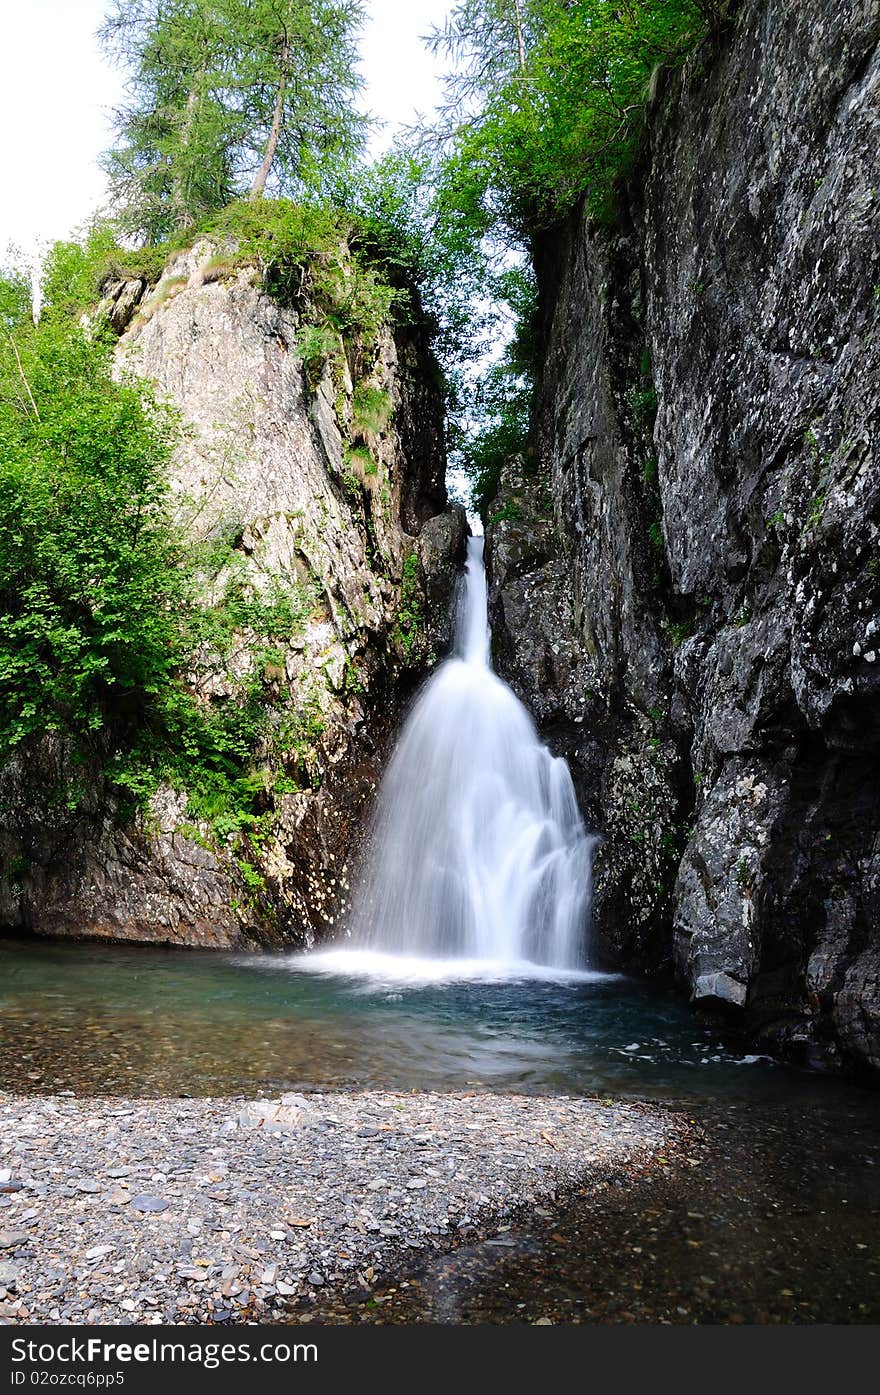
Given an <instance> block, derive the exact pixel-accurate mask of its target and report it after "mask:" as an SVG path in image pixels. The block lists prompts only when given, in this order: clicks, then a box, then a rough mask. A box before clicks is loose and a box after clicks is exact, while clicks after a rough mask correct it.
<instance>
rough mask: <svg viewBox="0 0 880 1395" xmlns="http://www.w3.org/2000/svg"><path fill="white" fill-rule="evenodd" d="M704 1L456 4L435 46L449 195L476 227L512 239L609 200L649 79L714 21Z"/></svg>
mask: <svg viewBox="0 0 880 1395" xmlns="http://www.w3.org/2000/svg"><path fill="white" fill-rule="evenodd" d="M721 8H722V6H721V4H720V3H719V4H714V3H712V0H665V3H663V4H657V3H654V0H622V3H621V0H579V3H575V4H568V3H565V2H564V0H459V3H458V4H456V5H455V6H454V7H453V9H452V11H451V13H450V15H449V18H448V19H447V21H446V23H445V25H444V27H443V28H442V29H440V30H438V31H435V33H434V36H433V47H434V49H435V50H437V51H442V52H445V53H446V54H447V55H449V57H450V58H451V59H452V60H453V63H454V65H455V67H454V71H453V74H452V76H451V77H450V79H449V83H448V107H447V123H446V128H445V132H444V134H445V136H446V141H447V155H446V165H445V173H444V179H445V182H446V185H447V188H448V191H449V192H448V197H449V198H450V199H451V201H453V202H454V203H455V205H456V207H458V208H460V209H462V210H463V211H464V212H465V215H466V216H467V217H469V218H470V219H471V220H472V221H473V222H474V223H475V225H477V226H481V228H482V231H484V232H485V231H486V230H487V228H488V227H489V226H491V225H501V226H503V227H504V228H506V229H507V230H509V231H510V232H512V233H513V234H514V235H515V236H517V237H522V236H524V235H528V234H529V233H531V232H532V231H534V229H535V228H537V227H542V226H547V225H548V224H551V223H553V222H555V221H556V220H557V219H558V218H559V217H560V216H561V215H562V214H564V213H565V212H566V211H567V210H568V209H569V208H571V206H572V205H573V204H574V203H575V202H576V201H577V199H579V198H580V197H581V196H582V195H586V197H587V199H588V202H589V206H590V209H591V212H592V213H593V215H594V217H597V218H600V219H604V218H607V217H608V216H609V214H610V210H611V206H612V185H613V181H614V179H615V178H616V177H617V176H618V175H619V174H620V173H621V172H622V171H623V170H625V169H626V168H627V166H628V165H629V164H630V162H631V159H632V156H633V154H634V151H635V149H636V145H637V143H638V139H639V135H640V132H641V124H642V113H643V110H644V103H645V98H646V95H647V91H648V87H649V84H650V81H651V76H652V74H653V72H654V69H655V68H656V67H657V66H658V64H666V65H674V64H677V63H680V62H681V61H682V60H683V58H684V56H685V55H686V54H687V52H688V51H689V50H690V49H691V48H692V47H693V45H694V44H695V43H696V42H697V41H698V40H699V39H700V38H701V37H702V36H703V35H704V34H705V33H706V32H707V29H708V28H709V27H710V25H712V24H716V23H717V22H718V20H719V18H720V11H721Z"/></svg>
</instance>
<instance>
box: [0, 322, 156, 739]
mask: <svg viewBox="0 0 880 1395" xmlns="http://www.w3.org/2000/svg"><path fill="white" fill-rule="evenodd" d="M172 434H173V421H172V418H171V416H170V414H169V413H168V412H167V411H163V410H162V409H160V408H159V407H158V406H157V405H156V403H155V402H154V401H153V400H152V399H151V397H150V394H149V390H148V389H147V387H146V386H145V385H144V384H142V383H114V382H113V380H112V378H111V376H110V345H109V344H108V342H107V341H106V339H105V338H104V337H102V336H101V335H95V336H94V337H89V336H87V335H86V334H85V333H83V331H82V330H81V329H80V328H79V326H78V325H76V324H73V325H71V324H68V323H65V322H64V321H63V320H61V319H60V318H53V317H52V316H51V315H49V316H47V317H46V318H45V319H44V320H43V321H41V323H40V325H39V327H36V328H35V327H33V326H32V325H27V324H25V325H24V326H22V327H20V328H19V330H18V332H17V333H16V334H15V335H14V337H12V336H10V335H8V334H7V335H6V336H4V337H3V338H2V339H0V748H2V750H3V751H4V752H5V753H8V752H9V751H10V750H12V749H14V748H15V747H17V746H19V745H21V744H22V743H24V742H26V741H27V740H29V739H30V738H31V737H33V736H35V735H38V734H40V733H42V732H44V731H47V730H49V731H51V730H61V731H66V732H72V733H74V734H76V735H77V736H78V737H80V738H85V737H87V736H88V735H89V734H91V733H94V732H96V731H98V730H100V729H101V728H102V727H103V726H104V724H105V721H106V714H107V711H108V709H109V706H110V705H111V704H112V707H113V709H114V711H115V713H116V715H117V718H118V720H119V721H120V722H122V723H124V724H128V723H132V722H134V721H136V720H139V719H140V718H141V717H142V716H143V712H144V707H145V705H148V704H149V703H150V702H151V701H152V699H153V698H154V697H155V695H156V693H157V692H158V691H159V690H160V689H161V688H162V687H163V685H164V684H165V683H166V682H167V681H168V678H169V674H170V672H171V669H172V667H173V665H174V663H175V661H176V659H177V657H178V655H179V645H178V643H177V637H176V634H175V627H174V621H173V619H172V616H173V614H174V611H175V609H176V606H177V604H178V600H179V594H180V577H179V573H178V571H177V569H176V567H175V566H174V562H175V560H176V554H175V548H174V542H173V539H172V538H171V536H170V534H169V531H168V528H167V526H166V514H165V511H166V485H165V472H164V471H165V465H166V462H167V460H168V455H169V451H170V446H171V440H172Z"/></svg>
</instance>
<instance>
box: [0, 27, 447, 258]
mask: <svg viewBox="0 0 880 1395" xmlns="http://www.w3.org/2000/svg"><path fill="white" fill-rule="evenodd" d="M450 7H451V0H367V9H368V12H369V21H368V24H367V26H366V28H365V30H364V33H363V37H362V44H361V51H362V54H363V62H362V66H363V71H364V74H365V77H366V80H367V90H366V94H365V97H364V104H365V106H366V107H367V108H368V109H370V110H371V111H372V112H373V113H374V114H375V115H376V116H377V117H379V118H380V119H381V120H382V121H383V123H385V124H384V126H383V128H382V130H381V131H380V132H377V134H376V135H375V136H374V139H373V146H372V148H373V151H374V153H378V151H379V150H381V149H383V148H384V147H385V146H387V145H388V144H389V142H390V140H391V137H392V135H393V133H394V131H395V130H396V129H397V128H398V127H399V126H400V125H401V124H407V123H409V122H411V121H412V120H413V118H414V117H415V116H416V115H418V114H419V113H424V114H428V113H430V112H431V110H432V109H433V107H434V106H435V104H436V102H437V101H438V99H439V96H440V85H439V74H438V68H437V64H436V63H435V61H434V60H433V59H432V58H431V56H430V55H429V54H428V53H427V52H426V50H425V47H424V45H423V44H422V42H421V36H422V35H424V34H426V33H427V32H428V30H429V29H430V28H431V26H432V24H435V23H439V22H440V21H441V20H442V19H443V16H444V15H445V14H446V13H447V11H448V10H449V9H450ZM104 9H105V0H0V18H2V34H3V42H2V45H0V131H2V132H3V151H2V170H3V188H4V200H3V204H2V206H0V260H2V259H4V253H5V251H6V249H7V247H10V246H11V247H14V248H20V249H21V250H22V251H24V252H25V253H26V254H27V255H31V254H32V252H33V251H35V250H36V248H37V247H38V246H39V245H40V244H45V243H46V242H51V241H54V240H55V239H57V238H63V237H67V236H69V235H70V233H71V232H72V231H73V230H74V229H75V228H76V227H78V226H79V225H80V224H82V223H83V222H84V220H85V219H86V218H87V217H88V216H89V214H90V213H92V212H93V211H94V210H95V208H97V207H98V205H99V204H100V203H101V201H102V198H103V195H104V181H103V177H102V175H101V172H100V170H99V169H98V166H97V163H96V162H97V157H98V154H99V153H100V151H101V150H103V149H105V148H106V146H107V145H108V144H109V141H110V129H109V119H110V114H111V112H112V109H113V107H114V105H115V104H116V103H117V102H118V101H119V98H120V95H121V78H120V75H119V74H118V73H117V72H116V71H115V70H114V69H113V68H111V67H109V66H108V65H107V64H106V63H105V61H104V59H103V57H102V55H101V54H100V52H99V50H98V45H97V43H96V41H95V31H96V29H97V28H98V25H99V24H100V22H101V20H102V18H103V15H104Z"/></svg>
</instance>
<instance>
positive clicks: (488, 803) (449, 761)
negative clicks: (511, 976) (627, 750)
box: [349, 537, 590, 969]
mask: <svg viewBox="0 0 880 1395" xmlns="http://www.w3.org/2000/svg"><path fill="white" fill-rule="evenodd" d="M490 638H491V635H490V630H489V621H488V613H487V603H486V573H485V570H484V567H483V539H482V538H481V537H472V538H470V539H469V541H468V557H467V567H466V571H465V575H464V580H463V585H462V586H461V588H460V595H459V602H458V609H457V614H456V625H455V647H454V653H453V655H452V657H451V658H449V659H448V660H447V661H446V662H445V663H443V664H441V665H440V667H439V668H438V669H437V671H436V673H435V674H434V675H433V676H432V678H431V679H430V681H429V682H428V683H427V685H426V686H425V688H424V689H423V691H422V693H421V694H420V696H419V698H418V699H417V701H416V703H415V705H414V707H413V710H412V712H411V714H410V716H409V718H408V720H407V722H406V724H405V726H404V728H403V731H402V733H401V736H400V739H399V741H398V744H397V748H396V750H395V752H394V755H393V757H392V759H391V762H390V765H389V767H388V770H387V773H386V775H385V778H384V779H383V781H382V786H381V789H380V791H379V797H378V804H377V809H376V814H375V817H374V820H373V825H372V830H371V837H370V850H371V851H370V855H369V857H368V860H367V864H366V866H365V868H364V873H363V877H362V881H361V884H360V887H359V890H358V893H357V895H356V898H355V903H354V906H353V909H352V915H351V918H350V922H349V929H350V934H351V940H352V942H353V943H354V944H355V945H357V946H359V947H360V948H363V949H370V950H375V951H382V952H384V953H386V954H397V955H407V956H416V957H428V958H443V959H476V960H482V961H491V962H494V963H498V964H509V965H513V964H516V963H523V962H524V961H525V962H527V963H531V964H534V965H541V966H545V967H548V968H553V969H576V968H579V967H581V966H583V965H584V964H585V962H586V947H585V935H586V925H587V916H588V910H589V900H590V839H589V838H588V837H587V835H586V833H585V831H584V827H583V824H582V822H581V819H580V815H579V813H578V808H577V803H576V801H575V794H574V787H573V785H572V781H571V775H570V774H569V770H568V766H567V765H566V763H565V761H564V760H561V759H560V758H558V757H554V756H552V755H551V754H550V752H549V751H548V749H547V747H546V746H544V745H543V744H542V742H541V741H540V740H539V737H538V734H537V731H536V730H535V726H534V723H533V722H532V719H531V717H530V716H529V714H528V712H527V711H526V709H525V708H524V707H523V705H522V703H520V702H519V701H518V699H517V698H516V697H515V696H514V694H513V693H512V691H511V690H510V688H509V687H508V686H507V684H506V683H503V682H502V681H501V679H500V678H498V677H497V676H496V675H495V674H494V673H493V672H492V669H491V662H490V656H489V651H490Z"/></svg>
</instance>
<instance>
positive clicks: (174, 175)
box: [101, 0, 365, 242]
mask: <svg viewBox="0 0 880 1395" xmlns="http://www.w3.org/2000/svg"><path fill="white" fill-rule="evenodd" d="M361 21H362V10H361V5H360V3H359V0H114V3H113V5H112V8H111V10H110V13H109V14H108V16H107V18H106V20H105V22H104V25H103V27H102V29H101V38H102V41H103V43H104V46H105V48H106V50H107V51H108V53H109V54H110V55H111V57H112V58H113V59H114V60H115V61H116V62H117V63H118V65H119V66H120V67H121V68H122V69H123V71H124V72H125V74H126V78H127V101H126V104H125V105H124V106H123V108H122V109H121V110H119V111H118V112H117V113H116V136H117V140H116V144H115V145H114V147H113V148H112V149H111V150H110V151H109V152H108V153H107V155H106V156H105V161H104V166H105V169H106V171H107V173H108V175H109V178H110V184H111V190H112V193H113V196H114V200H115V203H116V205H117V210H118V212H119V216H120V218H121V220H122V222H123V225H124V227H125V229H126V231H127V232H128V233H131V234H134V235H136V236H137V237H139V238H142V239H144V240H146V241H148V242H157V241H163V240H165V239H166V238H168V237H169V236H170V235H171V234H173V233H174V232H180V231H181V230H185V229H187V228H190V227H192V226H193V225H195V224H197V223H198V222H199V221H200V220H201V219H203V218H204V216H205V215H206V214H210V213H212V212H215V211H217V210H219V209H222V208H224V207H225V206H226V205H227V204H228V203H229V202H230V201H231V200H232V199H234V198H235V197H237V196H240V195H242V194H245V193H247V192H250V194H251V195H252V196H254V197H260V196H262V195H263V194H264V192H265V191H266V189H267V188H271V190H272V192H274V193H285V194H291V193H295V194H297V195H298V196H301V195H302V194H303V193H304V192H305V191H306V190H310V189H314V188H315V186H316V185H319V184H320V182H321V174H322V170H323V167H324V166H325V165H326V163H327V162H328V161H335V160H340V159H347V158H350V157H351V156H352V155H353V154H354V152H355V151H357V150H358V149H359V148H360V145H361V142H362V136H363V129H364V124H365V123H364V118H363V116H361V115H360V114H359V113H358V111H357V109H356V107H355V105H354V103H353V101H352V98H353V97H354V95H355V93H356V92H357V91H358V89H359V87H360V85H361V78H360V75H359V73H358V71H357V53H356V47H355V38H356V33H357V29H358V27H359V25H360V23H361Z"/></svg>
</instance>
